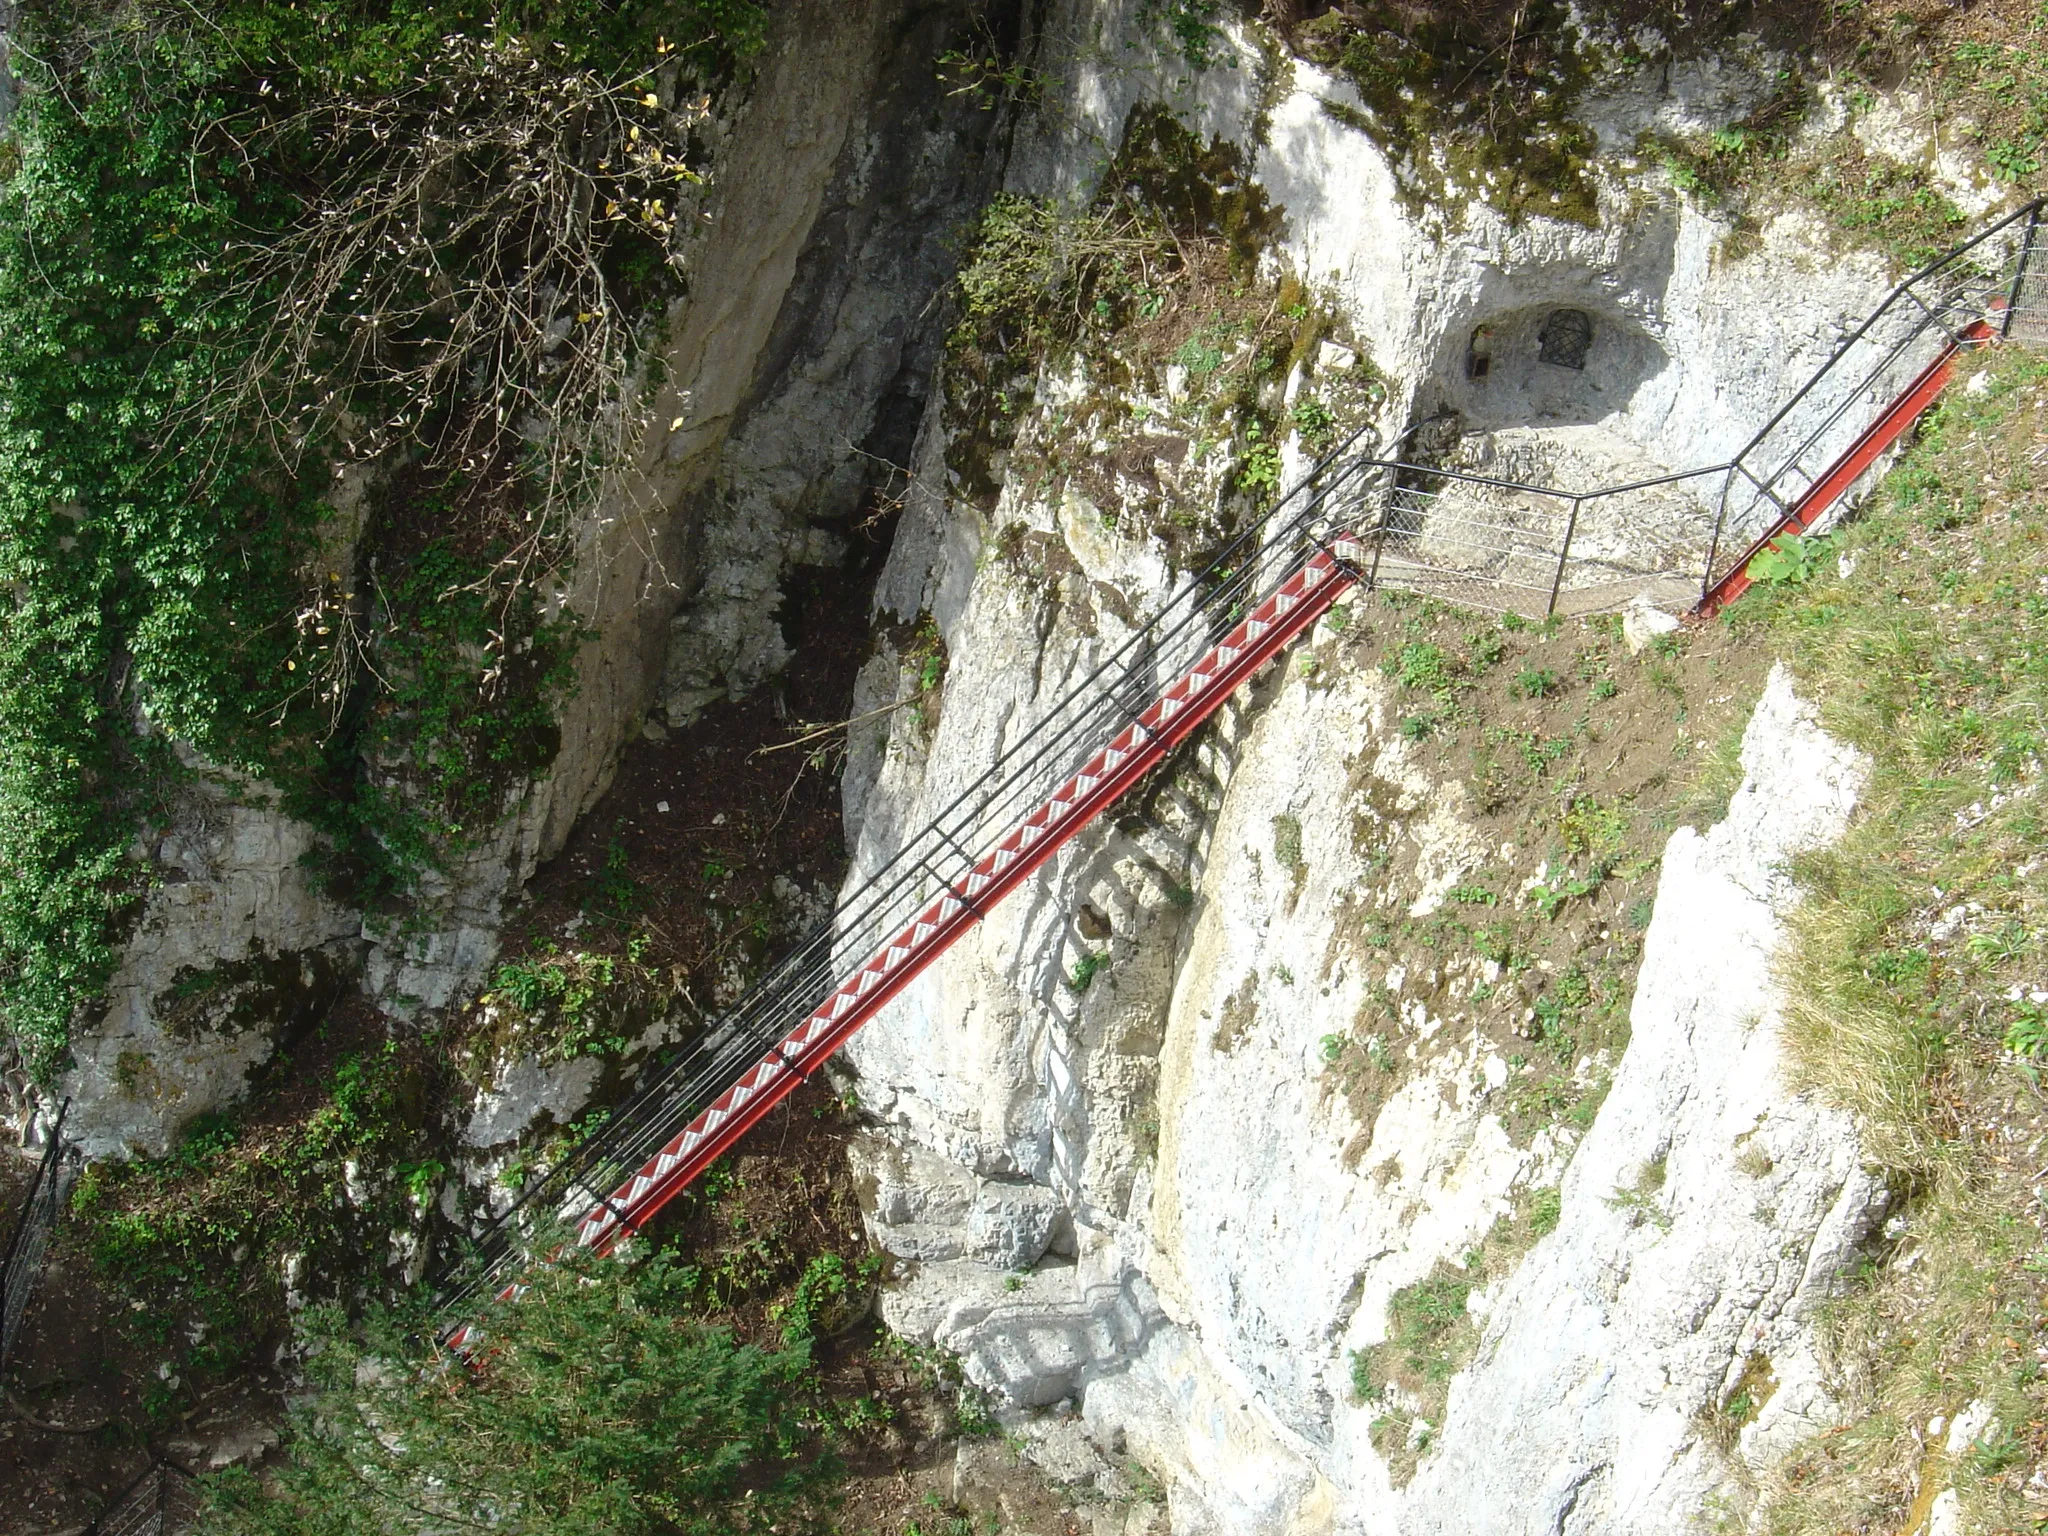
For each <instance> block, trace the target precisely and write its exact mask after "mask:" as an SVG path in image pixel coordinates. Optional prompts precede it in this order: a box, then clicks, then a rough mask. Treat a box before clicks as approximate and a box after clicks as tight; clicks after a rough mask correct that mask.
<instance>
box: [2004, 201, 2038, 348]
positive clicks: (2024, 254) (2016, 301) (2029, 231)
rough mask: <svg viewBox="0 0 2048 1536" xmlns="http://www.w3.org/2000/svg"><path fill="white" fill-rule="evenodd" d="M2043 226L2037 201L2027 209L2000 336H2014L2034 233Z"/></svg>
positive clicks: (2032, 248)
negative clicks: (2025, 224)
mask: <svg viewBox="0 0 2048 1536" xmlns="http://www.w3.org/2000/svg"><path fill="white" fill-rule="evenodd" d="M2040 227H2041V205H2040V203H2039V202H2036V203H2035V204H2034V206H2033V207H2032V208H2030V209H2028V210H2027V228H2026V233H2024V234H2023V235H2021V236H2020V259H2019V260H2018V262H2016V263H2015V264H2014V266H2013V272H2012V291H2011V292H2010V293H2008V294H2007V295H2006V299H2005V319H2004V321H2003V322H2001V324H2000V325H1999V327H1998V334H1999V335H2000V337H2002V338H2005V339H2008V340H2009V339H2010V338H2011V336H2012V322H2013V317H2014V316H2015V315H2017V314H2018V313H2019V312H2020V294H2021V293H2022V292H2023V291H2024V290H2025V288H2026V285H2027V263H2028V262H2029V261H2030V260H2031V259H2032V258H2033V255H2034V233H2035V231H2036V230H2038V229H2039V228H2040Z"/></svg>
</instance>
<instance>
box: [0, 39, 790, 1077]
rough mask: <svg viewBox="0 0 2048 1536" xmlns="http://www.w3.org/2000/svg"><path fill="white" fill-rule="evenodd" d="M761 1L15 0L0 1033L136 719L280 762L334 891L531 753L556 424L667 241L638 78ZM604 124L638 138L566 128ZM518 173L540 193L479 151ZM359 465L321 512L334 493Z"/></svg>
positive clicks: (692, 56)
mask: <svg viewBox="0 0 2048 1536" xmlns="http://www.w3.org/2000/svg"><path fill="white" fill-rule="evenodd" d="M765 16H766V13H765V11H764V10H763V9H762V8H761V7H759V6H757V5H755V4H752V3H750V0H674V3H672V4H668V5H663V6H651V7H637V6H629V7H612V6H609V5H603V4H598V3H596V0H559V3H534V4H526V5H515V6H509V7H506V8H504V9H502V10H493V9H490V8H486V7H483V6H479V5H474V4H470V3H468V0H447V3H443V4H433V3H426V0H392V3H389V4H380V3H376V0H360V3H358V0H313V3H307V4H302V5H297V6H292V7H276V6H268V5H259V4H255V3H252V0H231V3H229V4H226V5H223V6H216V7H213V8H211V9H210V10H208V11H207V12H206V13H205V14H204V16H203V17H202V16H201V15H200V13H198V12H195V11H192V10H190V9H187V8H178V7H172V6H167V5H164V6H159V5H144V6H141V7H132V8H127V9H123V10H120V11H113V10H102V9H99V8H97V7H94V6H91V5H83V4H79V5H74V4H70V3H68V0H35V3H31V4H29V5H27V6H25V7H24V8H23V11H22V15H21V18H20V23H19V31H20V42H21V45H22V46H21V47H19V48H18V49H17V51H16V53H15V56H14V67H15V68H16V70H17V71H18V72H19V73H20V74H21V77H22V82H23V91H22V95H21V99H20V104H19V108H18V111H17V114H16V117H15V119H14V121H13V123H12V125H11V129H10V135H9V138H8V141H7V145H6V154H5V157H4V160H0V334H4V335H6V336H7V338H8V345H7V347H6V348H5V349H4V352H0V588H4V589H5V590H6V591H7V592H8V593H9V599H8V601H9V608H8V621H7V623H6V625H5V626H4V634H0V1019H4V1022H5V1026H6V1029H7V1031H8V1033H9V1035H10V1037H11V1038H12V1040H13V1042H14V1046H15V1049H16V1050H17V1051H18V1052H19V1054H20V1055H21V1056H22V1057H23V1058H24V1060H25V1061H26V1062H27V1064H28V1065H29V1067H30V1068H31V1070H32V1071H34V1072H35V1073H37V1074H39V1075H47V1074H48V1073H50V1072H51V1071H53V1070H54V1069H55V1068H56V1066H57V1065H58V1063H59V1062H60V1061H61V1059H62V1056H63V1051H64V1046H65V1040H66V1037H67V1030H68V1026H69V1023H70V1019H71V1016H72V1014H73V1012H74V1011H75V1010H76V1009H77V1008H78V1007H79V1006H80V1005H81V1004H82V1003H84V1002H85V1001H86V1000H87V999H89V998H90V997H91V996H92V995H93V994H94V993H95V992H96V991H97V990H98V988H99V987H100V985H101V984H102V983H103V981H104V979H105V977H106V975H107V974H108V970H109V967H110V965H111V963H112V956H113V949H112V945H113V940H114V937H115V935H116V933H117V932H118V930H119V925H120V924H121V922H122V921H123V920H124V914H125V913H127V912H129V911H131V910H132V908H133V906H134V903H135V902H136V900H137V898H138V897H139V895H140V894H141V890H142V882H143V880H144V878H145V871H144V868H143V867H142V866H141V865H139V864H137V863H135V862H134V861H132V860H131V858H130V848H131V845H132V844H133V842H134V839H135V836H136V833H137V831H138V830H139V829H140V828H141V827H143V826H144V825H145V824H146V823H148V822H150V821H151V820H152V818H153V817H155V816H156V815H157V814H158V813H159V812H160V809H161V806H162V803H163V799H164V796H165V795H166V793H167V792H168V790H169V788H170V787H171V785H172V784H173V783H174V782H175V780H176V779H177V777H178V776H179V774H180V773H181V772H182V771H184V770H182V769H181V768H180V767H179V759H178V758H177V756H176V754H174V753H173V752H172V751H171V750H170V749H169V746H168V743H169V742H170V741H173V740H175V741H179V742H184V743H189V744H191V745H192V746H193V747H196V748H197V749H198V751H199V752H200V753H202V754H203V755H204V756H205V757H206V758H207V759H209V760H211V762H213V763H215V764H218V765H220V766H221V767H222V768H224V769H226V770H230V771H231V772H232V773H235V774H243V775H251V776H254V777H257V778H263V779H268V780H270V781H272V782H273V783H275V784H277V785H278V786H279V787H281V788H282V789H283V790H284V791H285V792H286V797H287V804H288V805H290V806H291V807H292V808H294V809H297V810H299V811H300V812H301V813H303V814H307V815H310V816H312V817H313V818H314V819H315V820H316V822H317V824H318V825H320V826H321V827H322V829H323V830H324V831H325V832H326V833H327V834H328V837H329V839H330V841H331V843H332V844H333V846H334V849H335V851H336V853H337V854H338V855H339V857H338V859H337V860H336V862H335V866H334V870H333V873H334V874H335V875H336V876H337V877H338V878H340V879H342V880H343V881H344V882H346V883H348V884H349V885H350V886H351V887H352V888H357V887H359V888H360V890H361V894H362V895H363V896H364V897H365V899H375V898H377V897H380V896H381V897H388V896H391V895H393V894H395V893H396V892H399V891H402V890H405V889H408V888H410V887H411V886H412V884H413V883H414V882H415V881H416V879H417V877H418V875H419V874H420V872H421V871H422V870H424V869H426V868H428V867H431V866H432V865H434V864H436V863H438V862H440V861H442V860H443V859H445V857H446V856H447V854H448V853H449V852H450V851H451V850H452V849H454V848H459V847H460V846H461V845H462V840H463V839H465V838H468V837H472V836H475V835H477V834H479V833H480V832H481V831H482V830H483V827H484V825H485V824H487V823H488V822H489V820H491V819H492V817H493V816H494V815H495V814H496V813H497V811H498V809H499V803H498V796H499V791H500V790H501V789H502V787H503V786H504V784H505V783H506V782H507V781H508V779H509V778H510V777H511V776H513V775H516V774H519V773H526V772H531V771H533V770H534V768H535V767H536V766H537V765H538V764H539V763H541V762H544V761H545V760H546V759H547V757H548V756H550V755H551V753H552V744H551V740H550V738H549V726H548V718H549V712H550V705H551V702H552V700H553V699H554V698H555V697H556V696H557V695H558V693H559V689H560V687H561V684H562V681H563V678H564V676H565V672H564V667H565V662H566V657H567V654H568V651H569V648H570V645H571V642H572V640H573V635H574V630H573V626H572V625H570V624H568V623H567V621H557V622H549V621H547V620H546V619H545V616H544V615H543V613H542V611H541V607H540V602H541V598H540V591H541V588H542V587H543V585H544V581H545V577H546V576H547V574H548V573H549V572H551V571H554V570H556V569H559V567H560V565H561V562H562V560H563V559H565V558H566V548H565V547H564V546H562V545H561V544H560V541H559V536H560V533H561V530H562V526H563V524H562V520H561V516H560V514H561V513H562V511H563V509H564V508H565V507H566V505H567V504H568V502H569V501H570V500H572V499H573V498H574V497H575V496H576V495H578V494H580V487H581V485H582V483H583V482H582V481H580V480H578V479H577V478H576V477H575V476H574V475H573V474H572V475H568V476H566V478H565V474H564V466H565V465H566V464H568V463H570V462H572V461H573V462H574V463H576V464H579V465H580V464H583V463H586V462H588V463H589V464H592V465H597V466H601V464H602V461H603V452H602V451H592V450H601V449H602V448H603V445H602V444H600V443H599V442H598V441H597V440H596V439H594V438H593V437H591V435H590V434H591V432H593V431H598V430H609V428H608V427H606V426H605V424H606V423H615V422H616V421H617V420H618V419H619V412H618V411H616V410H614V411H611V412H610V413H609V414H607V412H606V411H605V410H604V409H602V405H603V403H604V402H605V401H608V400H614V399H616V397H617V393H618V388H619V380H620V379H621V378H622V373H623V368H624V366H625V360H626V358H627V356H628V354H629V352H630V350H631V349H632V348H634V347H635V346H637V345H638V338H637V337H636V335H635V333H634V332H633V331H632V330H631V328H630V326H627V325H626V324H625V321H624V319H623V318H622V317H624V316H625V315H627V313H628V312H629V311H630V310H632V309H633V308H634V307H635V304H636V296H639V297H644V296H645V295H647V294H649V293H652V292H658V291H660V290H661V288H662V285H663V284H664V283H667V282H669V281H670V279H668V278H667V277H665V276H664V275H663V274H664V272H665V270H666V269H665V260H664V254H663V253H664V252H665V250H666V248H667V240H668V231H669V229H670V227H671V226H672V223H673V219H672V216H671V215H672V212H673V210H672V209H671V208H668V207H665V206H663V202H662V196H661V195H660V194H659V193H658V192H657V187H666V186H669V185H687V182H688V180H689V178H691V177H693V176H695V175H696V174H697V173H696V172H695V171H694V170H693V169H692V167H691V166H690V165H689V164H688V160H687V154H686V153H685V147H684V146H683V145H682V142H681V140H679V139H678V138H677V137H676V133H677V130H679V129H680V127H681V126H682V125H684V124H686V123H687V121H688V119H689V113H690V110H693V109H687V108H684V107H683V105H682V102H681V98H680V96H679V95H678V88H679V85H680V83H681V82H683V81H684V80H685V79H698V80H701V79H707V78H713V77H716V76H718V75H719V74H721V72H729V71H730V70H732V69H733V68H735V67H736V65H737V61H738V60H739V59H740V58H741V57H743V56H744V55H745V54H746V53H748V52H749V51H751V50H752V49H754V48H755V47H758V45H759V43H760V41H761V39H762V37H763V35H764V33H763V29H764V27H765V24H766V23H765ZM665 32H672V33H674V34H675V36H676V38H678V39H679V40H680V41H679V42H671V41H670V40H669V38H668V37H667V36H666V35H665ZM514 85H516V86H517V87H518V89H516V90H514V89H511V87H512V86H514ZM664 93H666V100H667V103H668V104H667V105H666V106H664V105H663V101H664ZM521 103H523V104H524V110H526V111H528V112H529V113H530V114H531V116H530V117H529V118H527V119H517V120H515V119H514V118H512V117H508V116H507V114H508V113H512V112H514V111H515V109H516V108H518V106H519V104H521ZM572 118H573V119H575V122H573V123H572V122H571V121H570V119H572ZM600 118H601V119H603V121H604V123H605V124H607V125H608V126H607V127H606V128H605V131H604V132H603V133H599V132H596V131H595V130H596V125H597V123H598V120H599V119H600ZM586 119H587V120H588V123H587V126H589V127H590V128H591V129H592V132H590V133H585V131H584V127H583V126H578V125H579V124H584V123H585V120H586ZM606 134H613V135H614V136H615V139H616V142H617V143H618V144H619V145H621V146H626V145H639V146H643V147H644V149H645V151H646V153H645V154H637V153H632V152H627V151H625V150H621V151H620V152H618V154H617V158H616V159H615V160H613V161H610V162H607V161H606V157H605V148H604V145H605V144H606V143H607V142H612V141H611V140H608V139H607V138H606ZM586 147H587V149H588V151H589V163H587V164H586V163H585V161H584V160H583V159H582V158H579V157H581V156H583V154H584V152H585V148H586ZM657 151H658V152H659V155H660V158H659V160H658V163H657V162H656V161H655V160H650V159H649V158H648V156H649V155H654V154H656V153H657ZM423 156H425V157H427V158H422V157H423ZM434 157H438V158H434ZM536 157H539V158H536ZM543 181H545V182H546V184H547V185H548V186H549V187H551V188H555V189H556V190H558V191H560V192H561V193H562V195H563V197H567V198H568V201H562V200H561V198H557V199H556V201H555V202H552V203H550V202H547V201H546V200H545V199H534V198H527V197H525V195H524V193H522V192H521V191H520V190H519V189H521V188H531V187H533V186H537V185H539V184H541V183H542V182H543ZM585 185H587V186H589V187H591V188H593V189H595V191H596V192H597V193H598V194H601V195H599V196H598V197H597V200H596V202H595V203H594V204H591V203H589V202H588V200H581V201H579V200H578V198H577V197H571V196H569V194H570V193H571V192H572V191H573V190H574V189H575V188H576V187H580V186H585ZM668 195H669V196H670V198H671V199H672V198H673V194H672V193H670V194H668ZM593 206H594V207H595V209H596V210H597V212H596V213H595V214H590V213H589V209H590V208H591V207H593ZM575 209H582V210H584V212H583V213H580V214H579V213H577V212H575V211H574V210H575ZM607 210H609V211H607ZM407 220H410V221H411V222H410V223H408V222H407ZM536 221H539V222H536ZM514 246H521V247H522V248H523V249H525V250H527V252H528V253H529V257H532V256H534V255H535V254H536V253H537V252H539V251H541V250H542V249H544V250H545V251H546V252H547V255H546V258H545V259H540V260H529V261H528V263H527V265H525V266H520V265H519V264H518V262H517V261H516V260H515V258H514V257H513V256H512V255H511V254H510V252H511V250H512V248H513V247H514ZM444 282H445V283H446V284H447V287H446V288H443V287H439V286H436V285H438V284H443V283H444ZM549 305H555V306H556V307H561V306H563V305H566V308H564V309H563V313H562V315H561V316H560V317H559V321H558V319H557V317H556V316H555V315H554V314H553V313H552V311H551V310H550V311H549V312H548V313H542V312H541V311H542V310H544V309H547V307H548V306H549ZM561 321H566V323H567V325H568V331H567V332H562V331H561V329H560V322H561ZM579 326H580V327H581V328H582V330H583V331H585V332H588V333H589V335H588V337H587V338H583V339H579V338H578V337H577V334H576V333H577V330H578V327H579ZM536 327H538V328H536ZM515 336H516V337H519V338H522V339H521V340H520V343H519V345H517V346H512V345H510V344H509V342H508V338H511V337H515ZM486 357H489V358H492V359H495V360H496V361H495V363H494V365H493V366H492V367H490V368H483V367H482V366H481V364H482V360H483V359H485V358H486ZM548 423H552V426H549V425H547V424H548ZM331 465H339V466H346V465H353V466H356V470H357V471H358V472H359V473H357V474H356V475H355V478H350V477H349V476H343V477H340V478H337V475H336V473H335V470H334V469H333V468H330V466H331ZM364 496H366V497H367V506H365V507H363V508H362V510H361V511H359V512H357V513H352V514H351V518H355V519H359V522H360V527H361V530H362V533H361V536H360V537H359V536H357V535H356V533H355V532H354V531H353V528H354V526H355V525H354V524H353V523H352V522H351V520H350V518H343V517H342V516H341V515H340V514H339V512H338V510H337V509H338V508H341V507H343V506H347V505H356V504H358V503H359V501H360V498H362V497H364ZM423 534H424V536H422V535H423ZM369 763H377V764H381V765H389V766H388V767H384V768H379V769H378V770H376V771H372V770H370V769H368V768H367V767H366V766H365V765H366V764H369Z"/></svg>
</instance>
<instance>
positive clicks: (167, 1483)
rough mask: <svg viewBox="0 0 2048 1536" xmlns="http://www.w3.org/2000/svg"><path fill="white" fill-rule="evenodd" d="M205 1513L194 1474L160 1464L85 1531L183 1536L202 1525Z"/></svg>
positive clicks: (108, 1535)
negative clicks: (200, 1521)
mask: <svg viewBox="0 0 2048 1536" xmlns="http://www.w3.org/2000/svg"><path fill="white" fill-rule="evenodd" d="M201 1513H203V1508H202V1501H201V1499H200V1496H199V1489H198V1485H197V1484H196V1483H195V1482H194V1481H193V1479H192V1476H191V1474H189V1473H187V1472H185V1471H184V1470H182V1469H181V1468H178V1467H174V1466H172V1465H170V1464H169V1463H168V1462H161V1461H160V1462H157V1463H156V1464H155V1465H154V1466H152V1467H151V1468H150V1469H149V1470H148V1471H146V1472H144V1473H143V1474H142V1476H140V1477H138V1478H137V1479H136V1480H135V1481H134V1482H133V1483H130V1484H129V1485H128V1487H127V1489H126V1490H125V1491H124V1492H123V1493H122V1494H121V1496H120V1497H119V1498H117V1499H116V1500H115V1501H114V1503H113V1506H112V1507H111V1508H110V1509H108V1511H107V1512H106V1513H105V1514H103V1515H101V1516H100V1517H99V1518H98V1519H97V1520H95V1521H93V1522H92V1523H91V1524H90V1525H88V1526H87V1527H86V1528H85V1529H86V1536H183V1533H185V1532H187V1531H190V1530H191V1529H193V1527H195V1526H196V1525H197V1524H198V1523H199V1516H200V1515H201Z"/></svg>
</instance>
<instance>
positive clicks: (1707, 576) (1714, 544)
mask: <svg viewBox="0 0 2048 1536" xmlns="http://www.w3.org/2000/svg"><path fill="white" fill-rule="evenodd" d="M1734 488H1735V466H1734V465H1733V464H1730V465H1729V466H1728V472H1727V473H1726V474H1725V475H1723V476H1722V477H1721V508H1720V510H1719V511H1718V512H1716V513H1715V514H1714V536H1713V537H1712V538H1710V539H1708V540H1707V568H1706V570H1705V571H1704V572H1703V573H1701V576H1700V601H1701V602H1703V603H1704V602H1705V601H1706V600H1707V594H1708V593H1710V592H1712V591H1713V590H1714V562H1715V561H1716V560H1718V559H1720V558H1721V530H1722V528H1723V527H1725V526H1726V525H1727V522H1728V493H1729V492H1730V491H1732V490H1733V489H1734Z"/></svg>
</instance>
